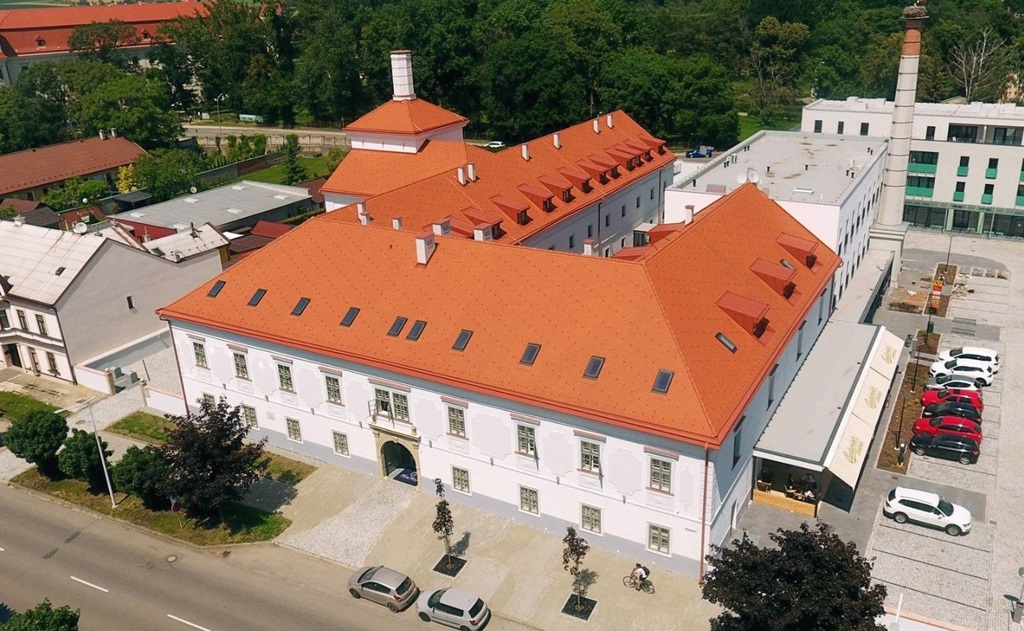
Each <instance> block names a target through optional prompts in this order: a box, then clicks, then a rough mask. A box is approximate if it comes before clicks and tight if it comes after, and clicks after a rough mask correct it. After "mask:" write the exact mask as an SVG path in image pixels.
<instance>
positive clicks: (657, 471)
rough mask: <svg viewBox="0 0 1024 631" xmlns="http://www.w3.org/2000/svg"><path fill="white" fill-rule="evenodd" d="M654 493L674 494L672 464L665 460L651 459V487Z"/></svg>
mask: <svg viewBox="0 0 1024 631" xmlns="http://www.w3.org/2000/svg"><path fill="white" fill-rule="evenodd" d="M650 488H651V489H652V490H654V491H661V492H662V493H672V463H671V462H669V461H668V460H665V459H663V458H651V486H650Z"/></svg>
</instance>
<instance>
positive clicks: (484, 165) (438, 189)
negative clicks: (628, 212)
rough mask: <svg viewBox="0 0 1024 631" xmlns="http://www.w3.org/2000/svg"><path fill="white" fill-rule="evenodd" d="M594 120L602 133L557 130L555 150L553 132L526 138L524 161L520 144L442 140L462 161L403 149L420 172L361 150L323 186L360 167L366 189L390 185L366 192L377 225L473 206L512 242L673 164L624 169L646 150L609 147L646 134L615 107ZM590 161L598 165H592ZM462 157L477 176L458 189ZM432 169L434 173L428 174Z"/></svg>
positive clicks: (670, 157) (588, 127)
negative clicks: (522, 217) (548, 205)
mask: <svg viewBox="0 0 1024 631" xmlns="http://www.w3.org/2000/svg"><path fill="white" fill-rule="evenodd" d="M600 121H601V126H600V129H601V133H600V134H596V133H594V130H593V121H587V122H585V123H581V124H579V125H574V126H573V127H569V128H568V129H564V130H562V131H560V132H558V133H559V141H560V143H561V148H556V147H555V145H554V142H553V140H552V136H544V137H542V138H538V139H536V140H533V141H530V142H529V143H527V146H528V148H529V155H530V159H529V160H524V159H523V157H522V149H521V148H518V147H514V148H509V149H506V150H504V151H500V152H498V153H491V152H490V151H486V150H483V149H480V148H479V147H474V146H472V145H464V144H463V143H451V142H448V143H437V144H438V145H444V146H450V145H462V146H464V147H465V154H464V155H465V157H464V159H463V160H460V158H462V156H461V155H460V154H459V153H458V152H454V153H452V154H445V155H444V156H443V159H438V158H434V157H432V156H428V155H425V154H426V152H421V154H423V155H422V156H421V154H404V156H405V163H406V164H409V165H417V166H419V167H421V168H422V169H423V170H422V171H420V172H418V173H417V172H416V171H415V170H414V169H410V170H408V171H405V172H402V171H394V172H392V168H394V167H392V166H391V165H397V164H400V163H402V161H401V159H400V156H401V155H403V154H391V155H392V156H394V157H392V158H386V157H385V156H384V155H382V154H383V152H377V151H374V152H368V151H364V152H362V153H363V154H369V153H373V154H376V155H374V156H367V155H364V156H361V158H362V159H363V160H364V162H360V163H359V164H358V165H354V166H353V168H352V169H351V170H348V171H345V163H346V162H348V160H350V159H351V158H352V155H351V154H350V155H349V157H348V158H346V159H345V160H344V161H343V162H342V163H341V166H340V167H339V168H338V170H337V171H336V172H335V173H334V175H332V176H331V180H329V181H328V185H325V187H324V188H325V190H327V189H328V186H329V185H331V183H332V182H333V181H335V178H337V181H339V182H340V181H342V180H347V181H356V182H359V180H358V179H357V175H356V171H357V170H358V171H359V172H360V174H363V173H365V176H366V177H367V178H368V179H367V180H363V181H368V182H370V183H372V184H368V185H367V188H370V187H372V188H374V189H375V190H380V189H381V188H383V187H384V186H391V188H390V189H388V190H387V191H386V192H381V193H380V194H378V195H376V196H373V197H370V198H369V199H368V200H367V202H366V210H367V213H368V214H369V215H370V216H371V217H372V218H373V221H374V222H375V223H376V224H378V225H387V226H390V225H391V219H392V218H393V217H401V218H402V221H403V226H404V227H405V229H407V230H411V231H414V232H419V231H420V230H422V229H423V228H424V227H428V226H429V225H430V224H431V223H432V222H433V221H435V220H437V219H439V218H442V217H445V216H451V217H452V218H453V220H457V219H463V220H467V221H470V222H472V223H476V222H475V221H474V220H473V219H472V218H470V217H469V216H467V214H466V211H465V209H467V208H475V209H477V210H479V211H484V212H487V213H490V214H492V215H494V216H497V217H499V218H500V219H502V223H501V229H502V231H503V233H504V234H503V236H500V237H498V240H499V241H500V242H503V243H518V242H521V241H522V240H524V239H526V238H528V237H530V236H532V235H534V234H537V233H538V232H540V231H541V230H544V229H546V228H548V227H549V226H551V225H553V224H555V223H557V222H559V221H561V220H563V219H565V218H566V217H569V216H571V215H572V214H573V213H575V212H576V211H577V210H579V209H581V208H585V207H588V206H590V205H592V204H594V203H596V202H598V201H600V200H602V199H604V198H605V197H607V196H610V195H612V194H614V193H616V192H618V191H620V190H622V189H624V188H626V187H628V186H630V185H632V184H633V183H634V182H636V181H637V180H639V179H641V178H645V177H648V176H649V175H651V174H653V173H656V172H657V171H658V170H659V169H662V168H664V167H666V166H668V165H670V164H672V163H673V162H674V161H675V159H676V157H675V155H674V154H672V153H671V152H670V151H664V153H659V152H658V151H657V150H650V157H651V159H650V161H647V160H646V159H644V160H643V161H642V163H641V165H640V166H638V167H635V168H633V169H631V170H630V169H628V168H627V167H626V166H625V162H626V161H627V160H628V159H629V158H628V157H627V156H629V157H635V156H637V155H644V154H645V153H646V152H647V151H648V150H647V149H643V148H639V149H636V150H633V149H629V150H628V153H626V149H623V150H622V151H621V152H617V153H620V154H621V155H622V156H623V157H622V158H616V157H614V156H615V154H610V153H608V152H607V151H608V150H609V149H611V148H613V147H615V146H619V147H624V144H623V143H624V142H626V141H629V140H630V139H638V140H639V139H642V138H644V137H645V136H646V132H644V130H643V127H641V126H640V125H639V124H637V123H636V122H635V121H634V120H633V119H631V118H630V117H629V116H627V115H626V114H625V113H624V112H621V111H617V112H614V113H613V121H614V127H611V128H609V127H608V126H607V124H606V119H605V117H601V119H600ZM646 137H647V138H650V136H646ZM430 144H434V143H430ZM655 146H659V147H661V146H663V145H658V144H655ZM428 149H429V146H428ZM353 153H354V152H353ZM596 161H600V163H601V164H596V163H595V162H596ZM467 162H472V163H473V164H475V166H476V174H477V180H476V181H472V182H468V183H467V184H466V185H465V186H463V185H462V184H460V183H459V179H458V171H457V169H458V167H460V166H465V164H466V163H467ZM371 165H374V166H373V167H371ZM427 167H429V169H428V168H427ZM612 167H617V169H618V172H619V173H620V175H619V177H617V178H609V179H608V181H607V183H601V181H600V180H599V179H598V176H599V175H600V174H601V173H602V172H608V171H609V170H610V169H611V168H612ZM430 171H434V173H431V174H430V175H429V176H428V175H426V174H427V173H430ZM581 171H582V172H583V173H581ZM413 173H416V175H418V176H420V177H416V175H412V174H413ZM467 177H468V176H467ZM369 178H372V179H369ZM402 178H407V179H408V183H406V184H404V185H402V186H397V185H395V184H396V183H397V182H398V181H399V180H400V179H402ZM567 178H568V179H567ZM587 178H590V186H591V188H590V192H584V191H583V190H581V186H582V180H583V179H587ZM558 182H564V183H565V184H566V185H571V188H572V191H571V192H572V195H573V198H572V200H571V201H569V202H565V201H563V199H562V196H561V194H560V193H559V194H555V193H553V192H552V190H551V189H552V186H556V185H557V183H558ZM339 187H340V185H339ZM543 198H550V199H551V201H552V202H553V204H554V208H553V209H552V210H550V211H547V210H544V207H543ZM510 203H511V206H510V205H509V204H510ZM509 208H527V215H528V219H529V221H528V223H526V224H525V225H520V224H518V223H517V222H516V218H515V213H512V214H510V213H509ZM327 220H328V221H341V222H349V223H355V222H358V221H359V219H358V215H357V211H356V209H355V207H347V208H343V209H339V210H335V211H333V212H330V213H328V215H327ZM469 236H470V237H471V236H472V235H469Z"/></svg>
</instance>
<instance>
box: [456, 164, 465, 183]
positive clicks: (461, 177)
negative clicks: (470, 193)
mask: <svg viewBox="0 0 1024 631" xmlns="http://www.w3.org/2000/svg"><path fill="white" fill-rule="evenodd" d="M457 171H458V174H459V184H461V185H463V186H465V185H466V169H465V167H459V168H458V169H457Z"/></svg>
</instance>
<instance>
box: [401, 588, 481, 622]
mask: <svg viewBox="0 0 1024 631" xmlns="http://www.w3.org/2000/svg"><path fill="white" fill-rule="evenodd" d="M416 609H417V610H419V617H420V620H422V621H423V622H439V623H441V624H444V625H448V626H449V627H455V628H456V629H460V631H461V630H462V629H479V628H481V627H483V626H484V625H485V624H486V623H487V621H488V620H489V619H490V617H491V610H490V609H488V608H487V605H486V604H485V603H484V601H482V600H480V599H479V598H477V597H476V596H474V595H473V594H470V593H469V592H464V591H462V590H461V589H457V588H455V587H449V588H447V589H436V590H434V591H430V592H423V593H421V594H420V597H419V598H418V599H417V600H416Z"/></svg>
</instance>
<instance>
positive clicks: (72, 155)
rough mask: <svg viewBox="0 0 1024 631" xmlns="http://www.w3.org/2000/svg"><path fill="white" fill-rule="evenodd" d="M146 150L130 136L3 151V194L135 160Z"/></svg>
mask: <svg viewBox="0 0 1024 631" xmlns="http://www.w3.org/2000/svg"><path fill="white" fill-rule="evenodd" d="M144 153H146V152H145V150H143V149H142V147H140V146H138V145H137V144H135V143H134V142H132V141H130V140H128V139H127V138H122V137H120V136H118V137H117V138H107V139H106V140H101V139H100V138H99V137H94V138H86V139H85V140H74V141H72V142H65V143H61V144H59V145H49V146H48V147H39V148H38V149H26V150H24V151H16V152H14V153H6V154H4V155H0V195H4V194H7V193H15V192H17V191H23V190H26V189H31V188H35V187H37V186H45V185H48V184H53V183H55V182H63V181H64V180H66V179H68V178H72V177H83V176H86V175H91V174H93V173H101V172H103V171H108V170H110V169H116V168H117V167H120V166H124V165H126V164H131V163H132V162H134V161H135V159H136V158H138V157H139V156H141V155H142V154H144Z"/></svg>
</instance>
